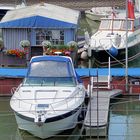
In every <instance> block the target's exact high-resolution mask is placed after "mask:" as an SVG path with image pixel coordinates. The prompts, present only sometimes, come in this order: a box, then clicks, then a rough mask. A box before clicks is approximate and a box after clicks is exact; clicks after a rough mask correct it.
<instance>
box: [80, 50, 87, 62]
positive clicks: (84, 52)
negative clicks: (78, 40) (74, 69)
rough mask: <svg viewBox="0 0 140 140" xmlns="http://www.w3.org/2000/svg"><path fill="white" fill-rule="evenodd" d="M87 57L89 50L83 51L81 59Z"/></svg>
mask: <svg viewBox="0 0 140 140" xmlns="http://www.w3.org/2000/svg"><path fill="white" fill-rule="evenodd" d="M87 58H88V53H87V51H83V52H82V53H81V59H84V60H86V59H87Z"/></svg>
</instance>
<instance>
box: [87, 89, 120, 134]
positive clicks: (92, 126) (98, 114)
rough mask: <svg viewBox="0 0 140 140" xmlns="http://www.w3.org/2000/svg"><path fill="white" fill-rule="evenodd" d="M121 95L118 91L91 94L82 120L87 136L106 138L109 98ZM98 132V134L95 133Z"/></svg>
mask: <svg viewBox="0 0 140 140" xmlns="http://www.w3.org/2000/svg"><path fill="white" fill-rule="evenodd" d="M120 94H122V91H121V90H119V89H115V90H106V91H98V92H96V91H95V92H93V93H92V94H91V100H90V102H89V104H88V108H87V114H86V117H85V120H84V128H85V130H86V135H87V136H90V135H91V136H97V135H99V136H106V135H107V125H108V112H109V104H110V98H113V97H115V96H117V95H120ZM97 131H98V132H97Z"/></svg>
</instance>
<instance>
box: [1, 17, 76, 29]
mask: <svg viewBox="0 0 140 140" xmlns="http://www.w3.org/2000/svg"><path fill="white" fill-rule="evenodd" d="M56 27H57V28H76V27H77V25H76V24H73V23H68V22H64V21H59V20H56V19H51V18H47V17H42V16H32V17H27V18H21V19H16V20H11V21H7V22H1V23H0V28H56Z"/></svg>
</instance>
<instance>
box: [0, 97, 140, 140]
mask: <svg viewBox="0 0 140 140" xmlns="http://www.w3.org/2000/svg"><path fill="white" fill-rule="evenodd" d="M9 100H10V98H7V97H5V98H2V97H1V98H0V140H40V139H39V138H36V137H34V136H32V135H30V134H29V133H27V132H26V131H21V130H19V129H18V128H17V124H16V121H15V117H14V114H13V112H12V110H11V109H10V106H9ZM113 100H115V99H113ZM139 139H140V101H139V100H138V99H137V98H132V97H131V98H127V99H126V98H124V97H122V98H121V99H119V100H117V101H115V102H114V101H113V102H111V106H110V112H109V129H108V137H107V136H106V137H105V138H99V139H97V138H92V140H139ZM48 140H90V138H86V137H83V138H81V137H80V129H79V128H78V127H76V128H75V129H73V130H72V131H66V132H64V133H62V134H61V135H58V136H55V137H53V138H49V139H48Z"/></svg>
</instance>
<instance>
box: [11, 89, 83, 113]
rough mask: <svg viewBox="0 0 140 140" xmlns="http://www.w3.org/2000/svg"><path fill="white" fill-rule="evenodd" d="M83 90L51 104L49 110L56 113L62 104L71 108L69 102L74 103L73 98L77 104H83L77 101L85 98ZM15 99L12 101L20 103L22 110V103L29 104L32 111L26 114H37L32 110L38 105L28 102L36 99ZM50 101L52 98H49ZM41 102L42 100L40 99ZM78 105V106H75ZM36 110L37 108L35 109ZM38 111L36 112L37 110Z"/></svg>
mask: <svg viewBox="0 0 140 140" xmlns="http://www.w3.org/2000/svg"><path fill="white" fill-rule="evenodd" d="M82 92H83V91H82V89H81V90H78V89H77V91H76V90H75V91H73V93H72V94H71V96H69V97H66V98H64V99H63V100H61V101H58V102H55V103H51V104H49V106H50V108H49V110H53V113H56V110H55V107H58V105H60V103H61V104H63V105H64V104H66V106H67V108H69V102H70V101H72V100H73V98H74V100H75V103H77V101H79V102H81V100H77V99H79V98H81V99H82V97H83V94H82ZM18 94H19V95H20V93H19V92H18ZM13 97H14V99H13V100H12V101H16V102H17V101H18V106H19V108H22V107H21V102H23V103H25V104H29V105H30V109H29V111H25V112H30V113H32V114H35V112H34V110H33V109H32V108H34V106H36V105H37V104H36V103H29V102H27V100H34V99H25V100H23V99H19V98H17V97H16V96H13ZM44 99H45V98H42V100H44ZM49 99H50V98H49ZM57 99H61V98H57ZM40 100H41V99H40ZM75 105H76V104H75ZM34 109H35V108H34ZM35 111H36V110H35Z"/></svg>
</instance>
